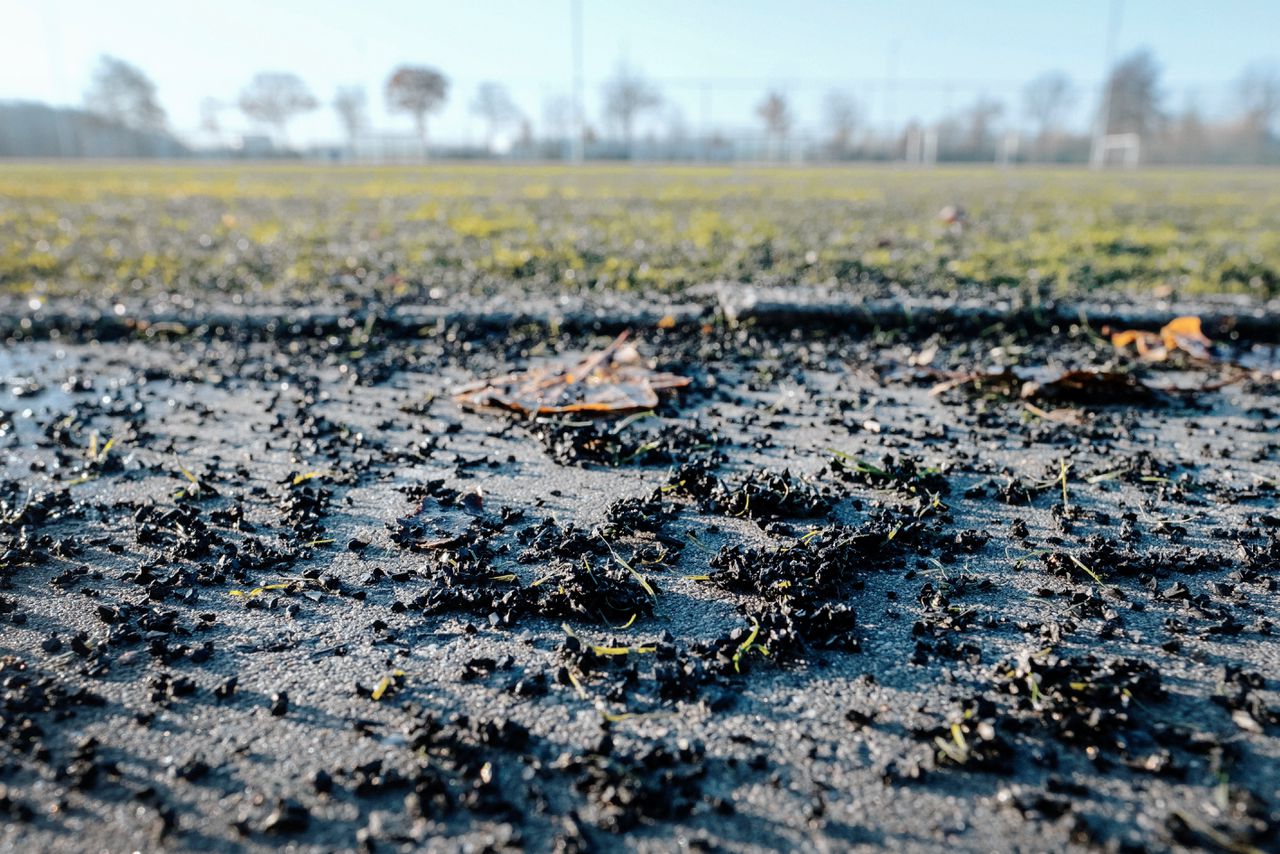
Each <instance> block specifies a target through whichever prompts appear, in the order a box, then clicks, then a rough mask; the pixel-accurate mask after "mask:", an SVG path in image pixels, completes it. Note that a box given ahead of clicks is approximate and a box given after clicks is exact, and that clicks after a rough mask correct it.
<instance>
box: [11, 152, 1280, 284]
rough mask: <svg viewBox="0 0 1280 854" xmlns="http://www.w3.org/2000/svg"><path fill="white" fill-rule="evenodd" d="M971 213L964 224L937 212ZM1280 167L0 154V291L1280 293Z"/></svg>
mask: <svg viewBox="0 0 1280 854" xmlns="http://www.w3.org/2000/svg"><path fill="white" fill-rule="evenodd" d="M948 204H960V205H962V206H963V207H964V208H965V209H966V210H967V212H968V215H969V225H968V226H967V227H966V228H964V229H963V230H962V231H960V232H958V233H957V232H953V231H952V230H951V229H950V228H949V227H948V226H946V225H945V224H943V223H942V222H940V221H939V220H938V217H937V214H938V211H939V210H940V209H941V208H942V207H943V206H944V205H948ZM1278 220H1280V172H1272V171H1262V170H1254V171H1246V170H1231V171H1228V170H1223V171H1140V172H1135V173H1124V174H1117V173H1104V174H1097V173H1089V172H1085V171H1078V170H1072V171H1068V170H1058V171H1048V170H1029V169H1027V170H1024V169H1015V170H1009V171H996V170H992V169H951V168H944V169H938V170H933V171H917V170H909V169H893V168H887V167H880V168H870V167H857V168H795V169H792V168H769V169H764V168H732V167H665V168H664V167H631V166H613V167H603V166H592V167H587V168H584V169H580V170H574V169H568V168H563V167H552V166H540V167H535V166H528V167H506V166H492V165H475V166H472V165H466V166H463V165H451V164H442V165H439V166H427V167H412V168H410V167H404V168H390V167H388V168H356V167H330V166H307V165H278V166H264V165H255V164H250V165H172V164H164V165H157V164H138V165H93V164H78V163H77V164H24V163H11V164H0V293H7V294H15V295H22V296H24V297H32V296H49V297H57V296H78V295H94V296H105V297H108V298H111V297H116V296H123V295H130V294H132V295H137V296H149V295H154V294H158V293H168V292H181V293H188V294H192V293H193V294H197V295H201V296H203V297H205V298H216V297H218V296H220V295H222V294H226V295H234V294H240V295H241V298H242V299H253V298H270V299H279V298H302V299H314V298H316V297H317V296H326V295H327V296H335V297H352V296H355V297H364V296H376V297H377V298H379V299H382V300H386V301H398V300H406V299H407V300H419V299H422V298H424V297H431V296H434V297H437V298H439V297H443V296H448V295H451V294H455V293H497V292H505V291H510V290H512V289H520V290H530V291H531V290H537V291H581V290H612V291H641V290H643V291H660V292H678V291H680V290H681V289H684V288H687V287H689V286H692V285H697V284H702V283H706V282H711V281H728V282H755V283H769V284H784V285H786V284H800V285H835V286H837V287H840V288H845V289H850V290H856V291H857V292H858V293H866V294H868V295H872V294H874V295H891V294H894V293H901V292H902V291H904V290H906V291H909V292H914V293H922V294H924V293H949V292H952V291H957V290H958V291H961V292H966V293H970V294H973V295H989V294H991V293H992V292H993V291H1000V292H1003V293H1008V294H1022V295H1026V296H1029V297H1031V298H1051V297H1063V296H1079V295H1081V294H1085V293H1090V292H1095V293H1097V292H1102V293H1106V294H1108V295H1126V296H1144V295H1151V294H1157V295H1160V296H1174V297H1177V296H1194V295H1200V294H1209V293H1245V294H1250V295H1254V296H1258V297H1270V296H1275V295H1277V294H1280V229H1275V228H1273V227H1270V225H1269V223H1274V222H1276V221H1278Z"/></svg>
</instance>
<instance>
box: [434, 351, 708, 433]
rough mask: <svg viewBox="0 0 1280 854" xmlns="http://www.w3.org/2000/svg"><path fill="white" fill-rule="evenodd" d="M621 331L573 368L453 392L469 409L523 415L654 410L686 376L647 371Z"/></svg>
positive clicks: (485, 382)
mask: <svg viewBox="0 0 1280 854" xmlns="http://www.w3.org/2000/svg"><path fill="white" fill-rule="evenodd" d="M627 337H628V333H626V332H623V333H622V334H621V335H619V336H618V337H617V338H615V339H614V340H613V342H612V343H611V344H609V346H607V347H605V348H604V349H603V350H599V351H597V352H595V353H591V354H589V355H587V356H585V357H584V358H583V359H582V360H580V361H579V362H578V363H577V364H575V365H572V366H565V367H560V368H558V369H557V368H550V369H549V368H531V369H530V370H528V371H524V372H521V373H516V374H507V375H506V376H502V377H496V378H493V379H488V380H482V381H480V382H477V383H472V384H470V385H467V386H464V387H462V388H460V389H458V390H457V391H456V392H455V393H454V400H456V401H457V402H458V404H459V405H461V406H464V407H467V408H471V409H508V410H511V411H513V412H519V413H522V414H525V415H558V414H566V413H578V414H582V415H614V414H624V413H628V412H636V411H640V410H645V409H653V408H654V407H656V406H657V405H658V392H660V391H666V390H669V389H677V388H683V387H684V386H687V385H688V384H689V382H690V380H689V378H688V377H681V376H677V375H676V374H670V373H661V372H657V371H653V370H651V369H650V368H649V367H648V366H647V365H645V364H644V363H643V361H642V360H641V358H640V354H639V353H638V352H637V351H636V349H635V347H633V346H631V345H630V344H628V343H627Z"/></svg>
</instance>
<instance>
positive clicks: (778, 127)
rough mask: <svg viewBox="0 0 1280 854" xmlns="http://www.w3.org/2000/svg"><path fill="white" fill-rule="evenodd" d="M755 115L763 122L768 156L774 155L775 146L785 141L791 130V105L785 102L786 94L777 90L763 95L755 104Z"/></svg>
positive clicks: (775, 152)
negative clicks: (767, 141)
mask: <svg viewBox="0 0 1280 854" xmlns="http://www.w3.org/2000/svg"><path fill="white" fill-rule="evenodd" d="M756 115H757V116H759V117H760V121H762V122H764V131H765V135H766V136H767V137H768V138H769V156H770V157H776V156H777V148H776V146H780V145H782V144H783V143H785V142H786V139H787V134H789V133H790V132H791V105H790V104H788V103H787V96H786V95H784V94H783V93H782V92H778V91H774V92H770V93H769V94H767V95H765V96H764V100H762V101H761V102H760V103H759V104H757V105H756Z"/></svg>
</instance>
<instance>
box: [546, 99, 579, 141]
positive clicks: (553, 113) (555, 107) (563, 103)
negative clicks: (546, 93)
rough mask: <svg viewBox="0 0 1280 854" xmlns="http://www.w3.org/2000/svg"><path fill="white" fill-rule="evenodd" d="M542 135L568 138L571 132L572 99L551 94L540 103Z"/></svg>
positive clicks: (550, 137) (553, 137)
mask: <svg viewBox="0 0 1280 854" xmlns="http://www.w3.org/2000/svg"><path fill="white" fill-rule="evenodd" d="M542 127H543V132H542V135H543V136H544V137H546V138H549V139H558V140H563V139H568V138H569V137H570V136H571V135H572V134H573V99H572V98H570V97H569V96H568V95H553V96H552V97H550V98H548V99H547V100H545V101H543V103H542Z"/></svg>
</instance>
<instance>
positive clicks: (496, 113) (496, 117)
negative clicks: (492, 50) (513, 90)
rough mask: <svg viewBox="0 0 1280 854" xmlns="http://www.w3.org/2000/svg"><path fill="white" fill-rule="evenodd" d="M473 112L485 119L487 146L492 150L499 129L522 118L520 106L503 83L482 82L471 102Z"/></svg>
mask: <svg viewBox="0 0 1280 854" xmlns="http://www.w3.org/2000/svg"><path fill="white" fill-rule="evenodd" d="M471 112H473V113H475V114H476V115H478V116H480V118H482V119H484V121H485V129H486V132H485V148H488V149H491V150H492V148H493V141H494V138H495V137H497V135H498V131H500V130H502V128H503V127H505V126H507V125H509V124H511V123H512V122H515V121H517V120H518V119H519V118H520V108H519V107H517V106H516V104H515V101H513V100H511V94H510V93H509V92H508V91H507V89H506V87H505V86H503V85H502V84H501V83H492V82H487V83H481V84H480V87H479V88H478V89H476V99H475V100H474V101H472V102H471Z"/></svg>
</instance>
